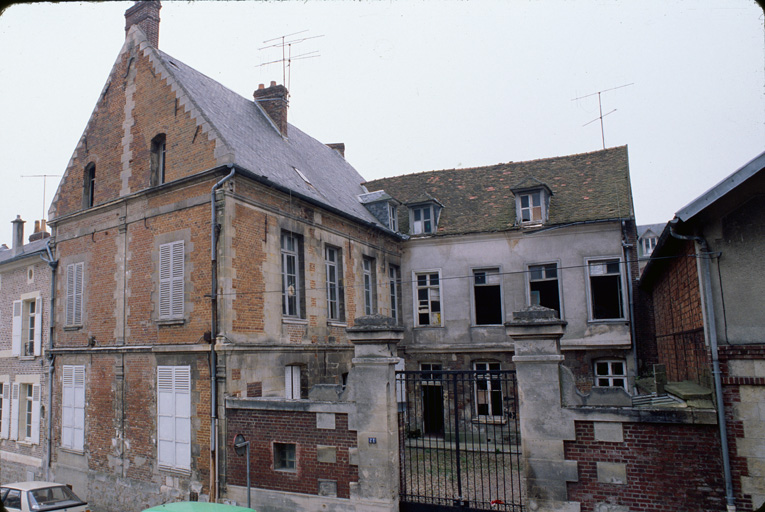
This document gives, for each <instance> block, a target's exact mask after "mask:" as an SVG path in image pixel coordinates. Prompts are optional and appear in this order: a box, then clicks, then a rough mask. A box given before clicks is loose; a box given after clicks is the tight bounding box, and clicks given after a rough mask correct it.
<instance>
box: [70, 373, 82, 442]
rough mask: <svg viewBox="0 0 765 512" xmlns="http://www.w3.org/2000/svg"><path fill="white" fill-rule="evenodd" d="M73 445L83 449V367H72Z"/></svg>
mask: <svg viewBox="0 0 765 512" xmlns="http://www.w3.org/2000/svg"><path fill="white" fill-rule="evenodd" d="M73 430H74V445H73V446H72V448H74V449H75V450H79V451H82V450H84V449H85V367H84V366H75V367H74V427H73Z"/></svg>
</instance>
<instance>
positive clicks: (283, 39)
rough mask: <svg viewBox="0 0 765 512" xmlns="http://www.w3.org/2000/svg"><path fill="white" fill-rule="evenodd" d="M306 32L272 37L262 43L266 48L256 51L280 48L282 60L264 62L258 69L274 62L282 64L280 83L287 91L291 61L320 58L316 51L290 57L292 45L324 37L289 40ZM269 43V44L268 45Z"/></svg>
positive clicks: (290, 78)
mask: <svg viewBox="0 0 765 512" xmlns="http://www.w3.org/2000/svg"><path fill="white" fill-rule="evenodd" d="M306 32H308V30H301V31H300V32H293V33H292V34H285V35H283V36H279V37H274V38H273V39H268V40H266V41H263V44H266V45H267V46H263V47H261V48H258V50H266V49H268V48H281V49H282V58H281V59H276V60H272V61H269V62H264V63H262V64H260V65H259V66H258V67H262V66H265V65H268V64H274V63H275V62H281V63H282V83H283V84H284V85H285V86H286V87H287V89H290V88H291V87H290V86H291V82H292V76H291V75H292V61H293V60H303V59H312V58H315V57H320V56H321V55H320V54H319V51H318V50H314V51H311V52H306V53H301V54H298V55H294V56H293V55H292V45H296V44H300V43H302V42H304V41H308V40H309V39H317V38H319V37H324V35H323V34H322V35H319V36H301V37H296V38H294V39H289V38H291V37H294V36H298V35H299V34H304V33H306ZM268 43H271V44H268Z"/></svg>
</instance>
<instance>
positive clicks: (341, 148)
mask: <svg viewBox="0 0 765 512" xmlns="http://www.w3.org/2000/svg"><path fill="white" fill-rule="evenodd" d="M327 147H329V148H331V149H334V150H335V151H337V152H338V153H340V156H341V157H343V158H345V143H344V142H332V143H330V144H327Z"/></svg>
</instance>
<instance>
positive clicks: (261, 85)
mask: <svg viewBox="0 0 765 512" xmlns="http://www.w3.org/2000/svg"><path fill="white" fill-rule="evenodd" d="M265 88H266V84H259V85H258V89H259V90H263V89H265Z"/></svg>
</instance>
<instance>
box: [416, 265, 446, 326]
mask: <svg viewBox="0 0 765 512" xmlns="http://www.w3.org/2000/svg"><path fill="white" fill-rule="evenodd" d="M415 282H416V286H415V293H416V297H415V301H414V302H415V307H416V308H417V314H416V318H417V325H418V326H424V325H432V326H440V325H441V287H440V285H439V273H438V272H423V273H416V274H415Z"/></svg>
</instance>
